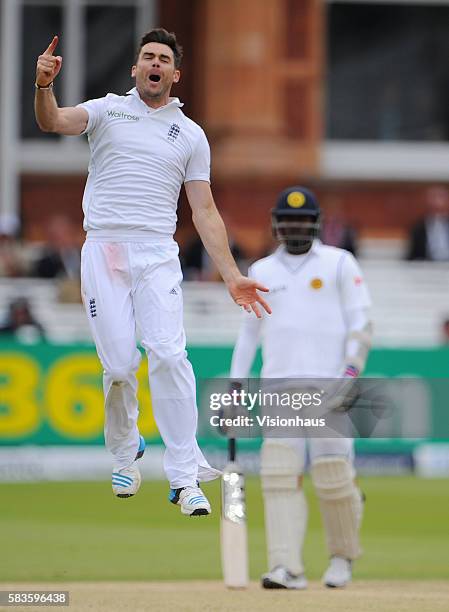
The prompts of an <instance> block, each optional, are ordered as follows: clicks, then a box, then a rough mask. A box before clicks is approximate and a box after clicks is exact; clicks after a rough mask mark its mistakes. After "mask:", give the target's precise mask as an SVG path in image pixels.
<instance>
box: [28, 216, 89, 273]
mask: <svg viewBox="0 0 449 612" xmlns="http://www.w3.org/2000/svg"><path fill="white" fill-rule="evenodd" d="M47 232H48V243H47V245H46V246H45V248H44V252H43V253H42V255H41V257H40V258H39V259H38V260H37V261H36V262H35V265H34V269H33V276H38V277H39V278H68V279H74V280H78V279H79V277H80V268H81V253H80V248H79V244H78V237H77V234H76V232H75V230H74V227H73V224H72V222H71V221H70V219H68V218H67V217H64V216H62V215H57V216H55V217H52V218H51V219H50V221H49V224H48V230H47Z"/></svg>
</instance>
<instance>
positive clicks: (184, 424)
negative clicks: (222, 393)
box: [35, 29, 269, 515]
mask: <svg viewBox="0 0 449 612" xmlns="http://www.w3.org/2000/svg"><path fill="white" fill-rule="evenodd" d="M57 44H58V37H57V36H55V37H54V38H53V40H52V42H51V43H50V45H49V47H48V48H47V50H46V51H45V52H44V53H43V54H42V55H40V56H39V58H38V61H37V69H36V96H35V114H36V120H37V123H38V125H39V127H40V128H41V129H42V130H43V131H46V132H56V133H58V134H64V135H73V136H75V135H80V134H87V136H88V139H89V145H90V150H91V160H90V165H89V176H88V179H87V183H86V188H85V191H84V198H83V211H84V229H85V230H86V232H87V236H86V242H85V244H84V246H83V249H82V256H81V285H82V297H83V302H84V305H85V308H86V312H87V316H88V318H89V323H90V328H91V331H92V335H93V338H94V340H95V344H96V348H97V352H98V355H99V358H100V360H101V363H102V365H103V368H104V376H103V386H104V395H105V413H106V414H105V442H106V447H107V449H108V450H109V451H110V452H111V453H112V455H113V474H112V489H113V492H114V494H115V495H117V496H118V497H130V496H132V495H134V494H135V493H136V492H137V490H138V489H139V486H140V482H141V477H140V472H139V468H138V465H137V462H136V459H138V458H140V457H141V456H142V455H143V452H144V450H145V442H144V440H143V438H142V436H140V434H139V430H138V427H137V417H138V403H137V399H136V391H137V380H136V371H137V368H138V366H139V362H140V352H139V350H138V349H137V330H138V332H139V333H140V337H141V339H142V346H143V347H144V348H145V350H146V352H147V355H148V363H149V379H150V387H151V395H152V404H153V410H154V415H155V419H156V422H157V425H158V428H159V431H160V434H161V436H162V439H163V441H164V443H165V446H166V451H165V456H164V468H165V472H166V475H167V479H168V480H169V483H170V493H169V499H170V501H171V502H173V503H175V504H179V505H180V506H181V511H182V513H183V514H187V515H202V514H209V513H210V505H209V502H208V500H207V499H206V497H205V496H204V494H203V492H202V491H201V489H200V488H199V486H198V481H207V480H211V479H213V478H216V477H217V475H218V471H217V470H215V469H213V468H211V466H210V465H209V464H208V462H207V461H206V459H205V458H204V456H203V454H202V452H201V450H200V449H199V447H198V444H197V441H196V428H197V407H196V398H195V379H194V374H193V370H192V366H191V364H190V362H189V361H188V359H187V353H186V350H185V342H186V340H185V334H184V329H183V306H182V292H181V287H180V283H181V280H182V274H181V269H180V264H179V259H178V245H177V244H176V242H175V241H174V239H173V234H174V231H175V228H176V208H177V202H178V197H179V192H180V189H181V186H182V184H183V183H184V184H185V189H186V193H187V197H188V200H189V203H190V206H191V208H192V213H193V221H194V223H195V226H196V228H197V230H198V232H199V234H200V237H201V239H202V241H203V243H204V245H205V247H206V249H207V250H208V252H209V254H210V256H211V258H212V259H213V261H214V263H215V264H216V265H217V267H218V269H219V271H220V273H221V275H222V277H223V279H224V281H225V283H226V285H227V288H228V290H229V293H230V294H231V296H232V298H233V299H234V301H235V302H236V303H237V304H238V305H240V306H242V307H243V308H245V310H247V311H249V312H251V311H254V313H255V314H256V315H257V316H261V313H260V309H259V307H258V304H261V305H262V307H263V308H265V309H266V310H267V311H269V307H268V305H267V304H266V303H265V301H264V300H263V298H262V297H261V296H260V294H259V293H258V290H260V291H267V289H266V288H265V287H263V286H262V285H260V284H259V283H258V282H257V281H255V280H251V279H248V278H246V277H244V276H242V274H240V272H239V270H238V268H237V266H236V264H235V261H234V259H233V257H232V255H231V253H230V250H229V246H228V239H227V235H226V230H225V227H224V224H223V221H222V219H221V217H220V215H219V213H218V211H217V209H216V206H215V203H214V200H213V197H212V193H211V189H210V180H209V172H210V150H209V145H208V142H207V139H206V136H205V134H204V132H203V130H202V129H201V128H200V126H199V125H197V124H196V123H194V122H193V121H192V120H191V119H189V118H187V117H186V116H185V115H184V113H183V112H182V110H181V107H182V104H181V102H180V101H179V99H178V98H171V97H170V91H171V87H172V85H173V83H177V82H178V81H179V79H180V69H179V68H180V64H181V59H182V48H181V47H180V46H179V44H178V42H177V40H176V36H175V34H173V33H168V32H167V31H166V30H164V29H154V30H152V31H150V32H148V33H147V34H145V35H144V36H143V38H142V40H141V42H140V46H139V49H138V52H137V57H136V60H135V65H134V66H132V68H131V76H132V77H133V78H134V79H135V87H134V88H132V89H131V90H130V91H128V93H127V94H126V95H116V94H112V93H109V94H107V95H106V96H105V97H104V98H99V99H96V100H89V101H87V102H84V103H82V104H79V105H78V106H76V107H67V108H59V107H58V104H57V101H56V98H55V96H54V94H53V81H54V80H55V78H56V77H57V75H58V74H59V72H60V70H61V66H62V57H61V56H55V55H54V51H55V48H56V45H57ZM94 59H95V58H92V61H93V60H94ZM136 328H137V329H136Z"/></svg>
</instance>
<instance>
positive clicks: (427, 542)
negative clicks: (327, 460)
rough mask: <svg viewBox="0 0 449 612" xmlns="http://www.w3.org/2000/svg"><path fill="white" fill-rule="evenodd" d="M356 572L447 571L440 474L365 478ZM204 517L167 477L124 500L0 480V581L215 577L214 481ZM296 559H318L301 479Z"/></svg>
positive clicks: (251, 496)
mask: <svg viewBox="0 0 449 612" xmlns="http://www.w3.org/2000/svg"><path fill="white" fill-rule="evenodd" d="M361 485H362V488H363V490H364V491H365V493H366V496H367V503H366V511H365V517H364V523H363V529H362V544H363V548H364V551H365V552H364V556H363V557H362V559H360V561H359V562H357V564H356V566H355V578H360V579H390V580H392V579H393V580H394V579H402V580H403V579H411V580H413V579H419V580H423V579H424V580H426V579H448V578H449V485H448V482H447V481H446V480H421V479H417V478H414V477H385V478H378V477H369V478H368V477H366V478H362V479H361ZM204 490H205V492H206V493H207V494H208V495H209V497H210V500H211V502H212V504H213V511H214V514H213V515H212V516H210V517H197V518H193V517H185V516H182V515H181V513H180V510H179V508H178V507H175V506H173V505H172V504H169V503H168V502H167V485H166V483H162V482H145V483H144V484H143V486H142V489H141V490H140V492H139V494H138V495H137V496H136V497H134V498H131V499H123V500H120V499H116V498H114V497H113V496H112V493H111V490H110V485H109V483H106V482H99V483H73V482H72V483H36V484H2V485H0V580H1V581H3V582H6V581H11V582H12V581H35V582H41V581H79V580H89V581H100V580H109V581H115V580H188V579H217V578H220V552H219V507H220V501H219V498H220V490H219V483H218V481H216V482H214V483H211V484H209V485H205V487H204ZM306 490H307V494H308V499H309V528H308V532H307V537H306V545H305V561H306V569H307V575H308V577H309V578H311V579H314V578H319V577H320V576H321V574H322V572H323V570H324V568H325V566H326V552H325V548H324V540H323V533H322V530H321V526H320V517H319V512H318V508H317V503H316V499H315V496H314V495H313V492H312V490H311V486H310V482H309V481H308V480H306ZM247 501H248V521H249V541H250V557H251V576H252V578H258V576H259V575H260V574H261V573H262V572H263V571H265V569H266V567H265V559H266V557H265V539H264V530H263V510H262V499H261V493H260V486H259V482H258V480H256V479H248V483H247Z"/></svg>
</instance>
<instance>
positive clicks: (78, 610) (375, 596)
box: [0, 580, 449, 612]
mask: <svg viewBox="0 0 449 612" xmlns="http://www.w3.org/2000/svg"><path fill="white" fill-rule="evenodd" d="M33 589H34V590H39V591H42V590H58V591H61V590H66V591H69V593H70V604H69V607H68V610H70V612H85V611H86V610H92V611H95V612H96V611H99V612H100V611H101V612H103V611H108V612H115V611H119V610H132V611H133V612H144V611H145V612H147V611H148V610H151V611H152V612H153V611H158V612H172V611H174V610H176V611H178V612H231V611H233V612H238V611H240V610H241V611H242V612H243V611H244V612H265V611H267V612H277V611H278V610H279V612H281V610H286V609H290V610H295V609H298V610H304V612H322V611H324V610H332V612H340V611H341V612H440V611H441V612H443V611H444V612H447V611H448V610H449V583H447V582H443V581H433V580H429V581H422V582H418V581H404V580H398V581H395V580H392V581H379V580H373V581H371V580H363V581H354V583H353V584H351V585H350V586H349V587H347V588H345V589H326V588H325V587H323V586H322V585H321V584H320V583H318V582H311V583H310V585H309V588H308V589H307V590H306V591H296V592H292V591H284V590H280V591H264V590H263V589H261V588H260V586H259V585H258V584H257V583H256V582H253V583H251V586H250V588H249V589H247V590H235V591H231V590H227V589H225V587H224V586H223V583H222V582H219V581H189V582H187V581H185V582H184V581H183V582H71V583H52V584H49V583H39V584H36V583H33V584H30V583H26V584H25V583H20V584H19V583H9V584H5V583H3V584H0V590H3V591H4V590H33ZM30 609H39V610H49V609H55V608H54V607H53V608H49V607H47V606H39V608H34V607H29V606H27V607H22V606H20V607H19V606H14V607H12V608H11V607H0V610H5V611H7V610H16V611H19V610H21V611H23V612H28V611H29V610H30ZM58 609H61V608H58Z"/></svg>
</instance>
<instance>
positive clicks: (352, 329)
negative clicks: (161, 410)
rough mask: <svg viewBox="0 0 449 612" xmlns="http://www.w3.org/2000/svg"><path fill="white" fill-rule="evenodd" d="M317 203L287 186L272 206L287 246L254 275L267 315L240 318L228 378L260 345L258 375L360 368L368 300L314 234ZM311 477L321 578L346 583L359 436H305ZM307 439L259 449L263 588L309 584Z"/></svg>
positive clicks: (345, 257) (352, 548) (240, 371)
mask: <svg viewBox="0 0 449 612" xmlns="http://www.w3.org/2000/svg"><path fill="white" fill-rule="evenodd" d="M319 222H320V208H319V205H318V202H317V200H316V197H315V196H314V194H313V193H311V192H310V191H308V190H307V189H304V188H303V187H291V188H289V189H286V190H285V191H283V192H282V193H281V194H280V196H279V199H278V203H277V206H276V208H275V209H273V211H272V225H273V233H274V235H275V237H276V238H277V239H278V240H279V241H280V243H281V246H279V248H278V249H277V250H276V251H275V252H274V253H273V254H272V255H270V256H269V257H266V258H264V259H261V260H259V261H257V262H256V263H254V264H253V265H252V267H251V269H250V273H249V275H250V276H252V278H254V279H256V280H257V281H258V282H259V283H263V284H265V283H266V284H268V285H269V286H270V303H271V306H272V308H273V314H272V316H271V317H269V318H267V317H263V318H262V319H261V320H254V321H252V320H250V319H249V318H248V317H246V316H245V317H244V321H243V324H242V327H241V330H240V335H239V338H238V341H237V344H236V347H235V350H234V354H233V359H232V366H231V378H233V379H239V378H246V377H247V376H248V374H249V372H250V368H251V364H252V362H253V359H254V355H255V352H256V349H257V346H258V344H259V343H261V346H262V356H263V368H262V372H261V377H262V378H265V379H266V378H277V379H285V378H297V379H303V378H312V379H313V378H329V379H330V378H335V379H337V378H340V377H341V378H343V377H349V376H351V377H352V376H358V374H359V373H360V372H361V371H362V370H363V368H364V365H365V361H366V358H367V355H368V351H369V347H370V343H371V323H370V314H369V309H370V297H369V295H368V291H367V289H366V287H365V284H364V281H363V277H362V274H361V271H360V268H359V266H358V264H357V262H356V260H355V259H354V257H353V256H352V255H351V254H350V253H348V252H347V251H344V250H342V249H338V248H335V247H330V246H325V245H323V244H322V243H321V241H320V240H319V239H318V238H317V236H318V232H319ZM308 442H309V449H308V450H309V457H310V463H311V469H310V471H311V478H312V482H313V484H314V486H315V490H316V493H317V496H318V498H319V504H320V509H321V514H322V519H323V523H324V529H325V533H326V540H327V546H328V550H329V555H330V565H329V567H328V569H327V571H326V572H325V574H324V577H323V581H324V583H325V584H326V585H327V586H329V587H342V586H344V585H346V584H347V583H348V582H349V581H350V580H351V565H352V561H353V560H354V559H356V558H357V557H358V555H359V554H360V546H359V526H360V522H361V517H362V496H361V493H360V490H359V489H358V487H357V485H356V483H355V481H354V477H355V472H354V467H353V441H352V440H351V439H347V438H345V437H337V436H336V437H334V438H314V439H313V438H311V439H309V441H308ZM305 457H306V438H305V435H304V436H303V437H298V438H295V439H292V438H281V437H276V438H266V439H265V440H264V442H263V446H262V454H261V478H262V488H263V497H264V505H265V527H266V537H267V549H268V562H269V570H270V571H269V572H268V573H267V574H265V575H264V576H262V584H263V586H264V587H265V588H287V589H303V588H306V586H307V581H306V578H305V575H304V564H303V559H302V547H303V541H304V534H305V529H306V522H307V506H306V499H305V496H304V492H303V489H302V477H303V472H304V467H305Z"/></svg>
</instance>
